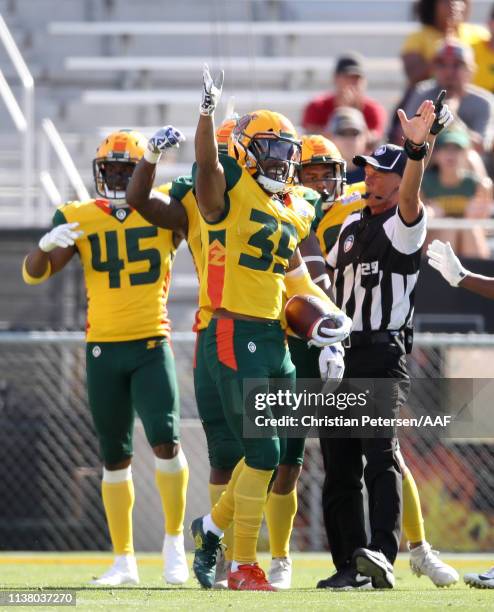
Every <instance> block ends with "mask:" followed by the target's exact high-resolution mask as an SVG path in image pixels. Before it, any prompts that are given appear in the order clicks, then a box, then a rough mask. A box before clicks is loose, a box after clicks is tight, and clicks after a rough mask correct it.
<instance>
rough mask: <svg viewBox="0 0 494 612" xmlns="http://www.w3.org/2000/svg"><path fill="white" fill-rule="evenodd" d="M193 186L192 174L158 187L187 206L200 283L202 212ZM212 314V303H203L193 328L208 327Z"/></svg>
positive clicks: (190, 245)
mask: <svg viewBox="0 0 494 612" xmlns="http://www.w3.org/2000/svg"><path fill="white" fill-rule="evenodd" d="M193 187H194V185H193V182H192V177H191V176H179V177H178V178H176V179H175V180H174V181H173V182H172V183H167V184H166V185H161V186H160V187H157V191H160V192H161V193H165V194H167V195H169V196H170V197H173V198H175V199H176V200H178V201H179V202H181V203H182V206H183V207H184V208H185V213H186V215H187V222H188V229H187V245H188V247H189V251H190V254H191V255H192V261H193V262H194V267H195V269H196V273H197V278H198V279H199V283H200V282H201V273H202V268H203V254H202V243H201V224H200V216H201V214H200V212H199V208H198V207H197V200H196V197H195V194H194V189H193ZM212 316H213V310H212V308H211V304H210V303H209V304H207V303H205V304H203V305H202V306H201V307H200V308H199V309H198V310H197V312H196V317H195V322H194V325H193V327H192V330H193V331H201V329H206V327H207V326H208V325H209V322H210V321H211V317H212Z"/></svg>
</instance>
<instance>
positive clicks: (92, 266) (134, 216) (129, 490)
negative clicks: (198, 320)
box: [22, 130, 189, 586]
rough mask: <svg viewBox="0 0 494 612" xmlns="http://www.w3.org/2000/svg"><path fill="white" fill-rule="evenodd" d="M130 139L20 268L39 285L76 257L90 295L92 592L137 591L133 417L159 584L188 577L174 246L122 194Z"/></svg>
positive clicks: (107, 145)
mask: <svg viewBox="0 0 494 612" xmlns="http://www.w3.org/2000/svg"><path fill="white" fill-rule="evenodd" d="M146 144H147V142H146V139H145V138H144V137H143V136H142V135H141V134H139V133H137V132H134V131H131V130H121V131H118V132H114V133H112V134H110V135H109V136H108V137H107V138H105V140H104V141H103V142H102V144H101V145H100V147H99V148H98V150H97V154H96V158H95V159H94V162H93V171H94V181H95V186H96V192H97V194H98V197H97V198H96V199H91V200H88V201H83V202H68V203H67V204H65V205H63V206H60V207H59V208H58V209H57V211H56V212H55V215H54V217H53V229H51V230H50V231H49V232H47V233H46V234H45V235H44V236H42V238H41V240H40V241H39V246H38V247H37V248H36V249H35V250H33V251H32V252H31V253H29V255H28V256H27V257H26V259H25V260H24V264H23V271H22V273H23V278H24V280H25V282H26V283H28V284H31V285H36V284H39V283H42V282H44V281H46V280H47V279H48V278H49V277H50V276H52V275H53V274H55V273H56V272H59V271H60V270H62V269H63V268H64V267H65V266H66V265H67V263H68V262H69V261H70V260H71V259H72V258H73V257H74V255H78V256H79V258H80V260H81V264H82V267H83V271H84V277H85V281H86V287H87V294H88V311H87V332H86V340H87V344H86V367H87V385H88V396H89V405H90V409H91V413H92V417H93V421H94V426H95V429H96V432H97V435H98V439H99V443H100V449H101V454H102V457H103V462H104V467H103V479H102V497H103V504H104V508H105V512H106V518H107V522H108V527H109V531H110V537H111V541H112V545H113V551H114V554H115V561H114V564H113V566H112V567H111V568H110V569H109V570H108V571H107V572H106V573H105V574H103V576H101V577H100V578H98V579H96V580H95V581H94V582H93V583H94V584H96V585H106V586H117V585H120V584H125V583H131V584H136V583H138V582H139V576H138V571H137V565H136V559H135V555H134V546H133V537H132V508H133V505H134V485H133V482H132V472H131V461H132V454H133V449H132V433H133V426H134V418H135V415H136V413H137V414H138V415H139V417H140V418H141V420H142V423H143V425H144V430H145V433H146V437H147V440H148V442H149V444H150V446H151V447H152V449H153V452H154V455H155V479H156V485H157V488H158V491H159V494H160V497H161V503H162V507H163V513H164V517H165V538H164V544H163V557H164V563H165V567H164V578H165V580H166V581H167V582H169V583H172V584H182V583H184V582H185V581H186V580H187V578H188V569H187V563H186V559H185V553H184V540H183V521H184V514H185V496H186V489H187V482H188V477H189V471H188V466H187V461H186V458H185V455H184V453H183V451H182V449H181V446H180V443H179V395H178V387H177V380H176V374H175V361H174V357H173V353H172V350H171V347H170V343H169V335H170V322H169V319H168V316H167V311H166V301H167V297H168V288H169V284H170V273H171V264H172V259H173V256H174V253H175V249H176V246H177V244H178V241H179V240H180V237H179V236H177V235H175V234H174V233H173V232H172V231H170V230H162V229H159V228H157V227H156V226H154V225H152V224H150V223H148V222H147V221H145V220H144V219H143V218H142V217H141V216H140V215H139V213H137V212H136V211H135V210H133V209H132V208H130V207H129V206H128V204H127V201H126V198H125V190H126V187H127V183H128V181H129V179H130V177H131V175H132V172H133V170H134V168H135V166H136V164H137V162H138V161H139V159H140V158H141V157H142V155H143V153H144V151H145V148H146Z"/></svg>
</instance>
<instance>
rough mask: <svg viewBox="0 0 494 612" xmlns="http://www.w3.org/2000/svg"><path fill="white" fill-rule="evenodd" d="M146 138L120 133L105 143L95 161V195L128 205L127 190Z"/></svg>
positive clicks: (128, 132)
mask: <svg viewBox="0 0 494 612" xmlns="http://www.w3.org/2000/svg"><path fill="white" fill-rule="evenodd" d="M146 146H147V139H146V138H145V137H144V136H143V135H142V134H140V133H139V132H136V131H134V130H119V131H118V132H113V133H112V134H110V135H109V136H107V137H106V138H105V140H103V142H102V143H101V144H100V146H99V147H98V149H97V151H96V157H95V159H94V160H93V176H94V183H95V186H96V193H97V194H98V195H100V196H102V197H103V198H107V199H109V200H113V201H115V202H116V203H123V202H125V190H126V189H127V183H128V182H129V180H130V177H131V176H132V173H133V171H134V168H135V167H136V165H137V162H138V161H139V160H140V159H141V157H142V156H143V155H144V150H145V149H146Z"/></svg>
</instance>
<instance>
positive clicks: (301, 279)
mask: <svg viewBox="0 0 494 612" xmlns="http://www.w3.org/2000/svg"><path fill="white" fill-rule="evenodd" d="M285 287H286V295H287V297H288V298H291V297H292V296H293V295H313V296H315V297H318V298H319V299H321V300H322V301H323V302H326V303H327V304H329V305H330V309H331V312H337V313H341V310H340V309H339V308H338V306H336V304H334V303H333V302H332V301H331V300H330V298H329V297H328V296H327V295H326V293H324V291H323V290H322V289H321V288H320V287H319V286H318V285H316V283H315V282H314V281H313V280H312V279H311V277H310V274H309V272H308V271H307V266H306V265H305V263H304V264H302V265H301V266H299V267H298V268H296V269H295V270H291V271H290V272H287V273H286V275H285Z"/></svg>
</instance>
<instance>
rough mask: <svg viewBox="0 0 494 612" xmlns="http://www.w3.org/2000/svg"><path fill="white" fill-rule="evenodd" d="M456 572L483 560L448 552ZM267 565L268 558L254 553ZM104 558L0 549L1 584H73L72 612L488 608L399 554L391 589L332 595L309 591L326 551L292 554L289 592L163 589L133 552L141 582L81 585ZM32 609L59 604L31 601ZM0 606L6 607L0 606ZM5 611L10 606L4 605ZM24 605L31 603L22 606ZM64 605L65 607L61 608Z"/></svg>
mask: <svg viewBox="0 0 494 612" xmlns="http://www.w3.org/2000/svg"><path fill="white" fill-rule="evenodd" d="M445 559H446V560H449V562H451V563H452V564H453V565H454V566H455V567H456V568H457V569H458V571H459V573H460V574H464V573H467V572H475V571H483V570H485V569H487V567H489V565H490V559H488V558H481V557H479V556H471V557H468V556H463V555H462V556H458V557H448V556H447V555H445ZM260 561H261V565H262V566H263V567H264V568H265V569H266V568H267V566H268V564H269V560H268V558H267V557H266V556H265V555H264V556H261V559H260ZM110 564H111V556H110V555H109V554H99V553H73V554H71V553H69V554H44V553H40V554H37V553H22V554H19V553H4V554H0V588H1V589H2V590H9V589H27V588H29V589H37V590H38V592H39V591H40V589H48V588H50V589H54V588H55V589H56V588H57V587H58V588H64V589H68V588H71V589H76V590H77V610H88V611H93V610H115V609H118V610H119V611H120V610H122V611H123V610H129V611H130V610H140V609H147V610H152V611H153V612H154V611H155V610H187V611H190V610H215V611H216V610H233V611H235V610H249V611H251V610H266V609H269V610H270V611H272V610H284V611H287V610H297V611H298V610H305V611H306V612H309V611H312V610H328V609H331V608H333V609H337V610H353V611H355V610H379V612H381V611H383V612H384V611H390V610H394V611H400V610H406V611H407V612H408V611H410V610H431V609H436V610H449V609H453V608H462V609H463V610H484V609H485V610H494V590H477V589H470V588H469V587H467V586H466V585H465V584H464V583H463V582H460V583H459V584H458V585H456V586H454V587H451V588H449V589H437V588H436V587H434V586H433V584H432V583H431V582H430V581H429V579H428V578H424V577H422V578H416V577H415V576H413V575H412V574H411V572H410V570H409V569H408V565H407V564H408V560H407V557H406V556H400V558H399V559H398V561H397V564H396V578H397V580H396V588H395V589H394V590H393V591H363V592H358V593H333V592H331V591H321V590H317V589H315V588H314V587H315V584H316V582H317V580H319V579H320V578H323V577H325V576H327V575H329V573H330V563H329V555H325V554H294V580H293V588H292V590H290V591H285V592H278V593H234V592H229V591H205V590H202V589H200V588H199V586H198V584H197V582H196V581H195V580H194V579H193V578H191V579H190V580H189V582H188V583H187V584H186V585H185V586H184V587H170V586H167V585H165V584H164V582H163V581H162V579H161V569H162V568H161V558H160V557H159V556H158V555H154V554H153V555H151V554H140V555H138V564H139V573H140V578H141V584H140V585H139V586H131V587H120V588H107V589H102V588H94V587H91V586H88V585H87V583H88V581H89V580H91V578H92V577H93V576H97V575H99V574H101V573H102V572H104V571H105V570H106V569H107V568H108V566H109V565H110ZM32 608H33V609H37V610H40V609H44V610H46V609H60V608H54V607H52V608H48V607H42V608H40V607H39V606H37V607H36V608H34V607H32ZM0 609H2V610H5V609H7V608H6V607H2V608H0ZM9 609H10V608H9ZM22 609H23V610H26V609H30V607H29V606H23V607H22ZM65 609H70V608H65Z"/></svg>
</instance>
